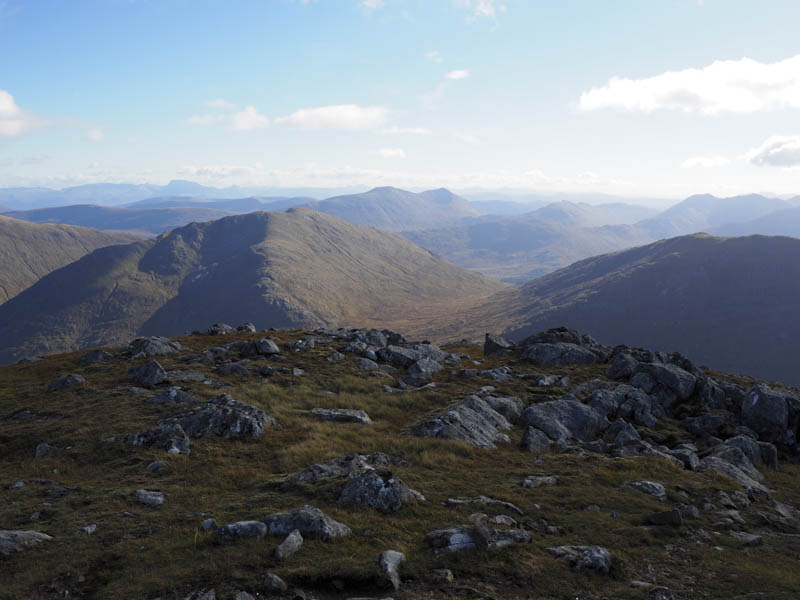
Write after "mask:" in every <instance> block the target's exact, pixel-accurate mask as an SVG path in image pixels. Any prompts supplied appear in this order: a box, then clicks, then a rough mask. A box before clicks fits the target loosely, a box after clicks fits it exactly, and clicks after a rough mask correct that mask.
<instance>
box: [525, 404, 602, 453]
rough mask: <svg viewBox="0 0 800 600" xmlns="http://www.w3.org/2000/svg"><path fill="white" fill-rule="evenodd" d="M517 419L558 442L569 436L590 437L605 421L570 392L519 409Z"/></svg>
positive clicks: (572, 437) (595, 434) (600, 428)
mask: <svg viewBox="0 0 800 600" xmlns="http://www.w3.org/2000/svg"><path fill="white" fill-rule="evenodd" d="M521 420H522V423H523V424H525V425H530V426H532V427H536V428H537V429H540V430H541V431H543V432H544V433H546V434H547V436H548V437H549V438H550V439H551V440H553V441H554V442H556V443H557V444H559V445H563V444H565V443H566V442H567V441H570V440H580V441H591V440H594V439H596V438H597V436H598V435H599V434H600V433H602V432H603V431H604V430H605V429H606V428H607V427H608V425H609V423H608V420H607V419H606V418H605V417H603V416H602V415H601V414H600V413H599V412H597V411H596V410H594V409H593V408H592V407H591V406H588V405H586V404H583V403H582V402H581V401H580V400H578V399H577V398H574V397H571V396H564V397H562V398H560V399H558V400H552V401H550V402H540V403H538V404H532V405H531V406H529V407H528V408H526V409H525V411H524V412H523V413H522V418H521Z"/></svg>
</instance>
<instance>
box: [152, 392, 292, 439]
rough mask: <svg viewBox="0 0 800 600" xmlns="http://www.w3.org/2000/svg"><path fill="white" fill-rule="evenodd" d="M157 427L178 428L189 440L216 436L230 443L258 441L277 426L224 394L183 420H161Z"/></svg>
mask: <svg viewBox="0 0 800 600" xmlns="http://www.w3.org/2000/svg"><path fill="white" fill-rule="evenodd" d="M159 424H160V425H170V424H174V425H180V426H181V427H182V428H183V430H184V431H185V432H186V435H188V436H189V437H193V438H197V437H203V436H206V435H216V436H219V437H222V438H226V439H230V438H240V437H245V436H252V437H258V436H260V435H262V434H263V433H264V431H265V429H267V428H269V427H275V426H276V425H277V422H276V421H275V419H274V418H273V417H271V416H269V415H267V414H266V413H265V412H264V411H263V410H261V409H260V408H256V407H255V406H250V405H249V404H245V403H243V402H237V401H236V400H234V399H233V398H231V397H230V396H229V395H228V394H220V395H219V396H215V397H214V398H212V399H211V400H209V401H208V402H207V403H205V404H201V405H200V406H197V407H194V408H193V409H192V410H191V412H189V413H188V414H186V415H184V416H180V417H173V418H170V419H164V420H162V421H160V422H159Z"/></svg>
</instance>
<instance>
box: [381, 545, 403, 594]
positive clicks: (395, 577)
mask: <svg viewBox="0 0 800 600" xmlns="http://www.w3.org/2000/svg"><path fill="white" fill-rule="evenodd" d="M405 560H406V555H405V554H403V553H402V552H397V551H395V550H385V551H383V552H381V553H380V555H379V556H378V567H379V568H380V570H381V571H382V572H383V574H384V575H385V576H386V578H387V579H388V580H389V582H390V583H391V584H392V587H393V588H394V589H395V591H396V590H399V589H400V583H401V580H400V565H401V564H402V563H403V562H405Z"/></svg>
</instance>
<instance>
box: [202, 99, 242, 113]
mask: <svg viewBox="0 0 800 600" xmlns="http://www.w3.org/2000/svg"><path fill="white" fill-rule="evenodd" d="M205 105H206V106H208V107H209V108H219V109H222V110H231V109H233V108H235V107H236V105H235V104H234V103H233V102H228V101H227V100H224V99H222V98H217V99H215V100H206V102H205Z"/></svg>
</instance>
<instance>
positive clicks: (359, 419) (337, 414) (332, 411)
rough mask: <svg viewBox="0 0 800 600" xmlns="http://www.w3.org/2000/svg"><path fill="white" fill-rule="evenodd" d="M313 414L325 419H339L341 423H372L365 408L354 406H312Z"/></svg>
mask: <svg viewBox="0 0 800 600" xmlns="http://www.w3.org/2000/svg"><path fill="white" fill-rule="evenodd" d="M311 414H312V415H314V416H315V417H317V418H319V419H322V420H323V421H337V422H339V423H360V424H361V425H370V424H372V419H370V418H369V415H368V414H367V413H366V412H364V411H363V410H357V409H353V408H312V409H311Z"/></svg>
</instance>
